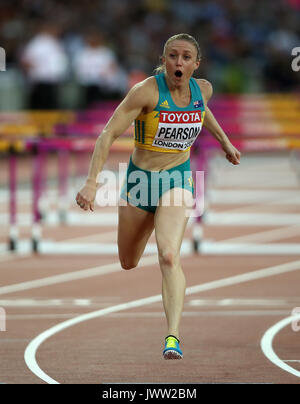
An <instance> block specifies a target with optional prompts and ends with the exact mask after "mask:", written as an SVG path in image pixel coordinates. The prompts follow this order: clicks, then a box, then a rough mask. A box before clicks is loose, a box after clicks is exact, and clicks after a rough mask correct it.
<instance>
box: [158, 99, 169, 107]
mask: <svg viewBox="0 0 300 404" xmlns="http://www.w3.org/2000/svg"><path fill="white" fill-rule="evenodd" d="M159 106H160V107H163V108H170V106H169V104H168V101H167V100H165V101H164V102H162V103H161V104H160V105H159Z"/></svg>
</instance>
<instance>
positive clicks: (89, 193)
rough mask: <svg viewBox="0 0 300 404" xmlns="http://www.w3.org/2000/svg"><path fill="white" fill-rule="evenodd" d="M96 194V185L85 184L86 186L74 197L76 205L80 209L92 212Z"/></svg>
mask: <svg viewBox="0 0 300 404" xmlns="http://www.w3.org/2000/svg"><path fill="white" fill-rule="evenodd" d="M96 192H97V184H96V182H95V183H90V182H88V181H87V182H86V184H85V185H84V186H83V187H82V188H81V190H80V191H79V192H78V194H77V196H76V202H77V205H79V206H80V207H81V209H84V210H88V209H90V210H91V211H92V212H94V200H95V197H96Z"/></svg>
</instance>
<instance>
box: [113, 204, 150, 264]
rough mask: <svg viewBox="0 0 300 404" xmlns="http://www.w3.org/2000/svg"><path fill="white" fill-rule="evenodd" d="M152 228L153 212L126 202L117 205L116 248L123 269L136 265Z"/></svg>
mask: <svg viewBox="0 0 300 404" xmlns="http://www.w3.org/2000/svg"><path fill="white" fill-rule="evenodd" d="M153 229H154V214H153V213H152V212H148V211H145V210H143V209H140V208H137V207H135V206H131V205H129V204H127V205H126V206H119V223H118V250H119V258H120V263H121V266H122V268H123V269H132V268H134V267H136V266H137V264H138V262H139V260H140V258H141V256H142V254H143V252H144V249H145V247H146V244H147V241H148V240H149V237H150V236H151V234H152V232H153Z"/></svg>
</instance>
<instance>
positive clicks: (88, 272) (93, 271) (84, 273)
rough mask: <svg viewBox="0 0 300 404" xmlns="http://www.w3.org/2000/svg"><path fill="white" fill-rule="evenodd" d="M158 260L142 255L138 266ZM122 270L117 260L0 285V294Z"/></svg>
mask: <svg viewBox="0 0 300 404" xmlns="http://www.w3.org/2000/svg"><path fill="white" fill-rule="evenodd" d="M157 262H158V258H157V255H151V256H148V257H143V258H142V259H141V261H140V263H139V267H144V266H147V265H152V264H155V263H157ZM118 271H123V269H122V268H121V265H120V263H119V262H115V263H113V264H106V265H101V266H98V267H94V268H89V269H83V270H81V271H75V272H68V273H64V274H60V275H54V276H49V277H46V278H41V279H35V280H33V281H28V282H22V283H17V284H13V285H8V286H2V287H0V295H5V294H8V293H14V292H19V291H24V290H28V289H35V288H40V287H43V286H49V285H56V284H58V283H63V282H69V281H74V280H78V279H86V278H90V277H93V276H99V275H106V274H110V273H112V272H118Z"/></svg>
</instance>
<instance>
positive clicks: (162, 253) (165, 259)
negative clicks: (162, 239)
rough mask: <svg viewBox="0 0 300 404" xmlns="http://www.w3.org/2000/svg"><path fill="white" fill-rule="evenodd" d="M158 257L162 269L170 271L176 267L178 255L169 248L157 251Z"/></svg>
mask: <svg viewBox="0 0 300 404" xmlns="http://www.w3.org/2000/svg"><path fill="white" fill-rule="evenodd" d="M158 257H159V263H160V266H161V268H162V269H172V268H176V267H177V266H178V263H179V253H178V252H177V251H174V250H173V249H171V248H163V249H159V251H158Z"/></svg>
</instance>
